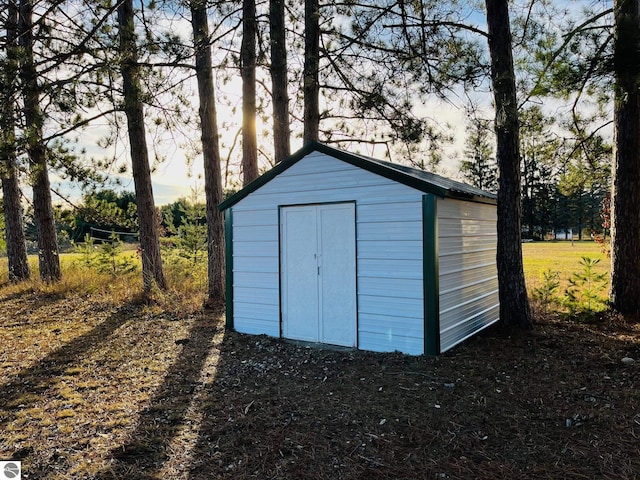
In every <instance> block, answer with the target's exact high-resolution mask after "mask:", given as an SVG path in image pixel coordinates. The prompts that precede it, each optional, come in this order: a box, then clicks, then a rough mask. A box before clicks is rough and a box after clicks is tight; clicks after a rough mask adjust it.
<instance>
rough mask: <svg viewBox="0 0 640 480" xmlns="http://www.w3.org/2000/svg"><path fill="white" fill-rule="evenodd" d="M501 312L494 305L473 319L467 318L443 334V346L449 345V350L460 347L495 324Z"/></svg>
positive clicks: (441, 338)
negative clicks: (460, 344) (468, 339)
mask: <svg viewBox="0 0 640 480" xmlns="http://www.w3.org/2000/svg"><path fill="white" fill-rule="evenodd" d="M499 310H500V306H499V305H494V306H493V307H490V308H488V309H486V310H481V311H480V312H478V313H476V315H475V316H473V317H470V318H465V319H464V320H463V321H462V322H461V323H460V324H458V325H455V326H453V327H452V328H450V329H448V330H447V331H444V332H442V333H441V337H440V341H441V342H442V344H443V345H448V347H447V350H448V349H450V348H452V347H454V346H456V345H458V344H459V343H461V342H463V341H465V340H466V339H467V338H469V337H471V336H473V335H474V334H476V333H478V332H479V331H480V330H482V329H484V328H486V327H488V326H489V325H491V324H493V323H495V322H496V321H497V319H498V316H499V314H500V312H499ZM443 351H444V350H443Z"/></svg>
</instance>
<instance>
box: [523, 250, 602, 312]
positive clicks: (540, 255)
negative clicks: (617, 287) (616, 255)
mask: <svg viewBox="0 0 640 480" xmlns="http://www.w3.org/2000/svg"><path fill="white" fill-rule="evenodd" d="M522 250H523V260H524V274H525V278H526V282H527V290H528V293H529V295H530V296H535V295H534V293H535V292H534V290H535V289H536V288H538V287H541V286H542V285H543V283H544V278H543V273H544V272H545V271H546V270H551V271H552V272H557V273H558V280H559V282H560V285H559V287H558V288H557V289H556V290H555V295H554V296H555V297H556V298H563V297H564V295H565V292H566V289H567V287H568V286H569V285H570V284H569V279H570V278H571V277H572V275H573V274H575V273H582V272H583V271H584V266H583V265H581V264H580V261H581V260H582V258H583V257H588V258H590V259H592V260H595V259H597V260H599V261H600V262H599V263H598V264H597V265H596V266H595V268H594V272H595V273H606V274H608V273H609V268H610V263H609V258H608V257H607V255H606V254H604V253H602V251H601V250H600V246H599V245H598V244H596V243H595V242H592V241H582V242H573V243H571V242H570V241H555V242H533V243H525V244H523V245H522ZM607 278H608V275H607ZM581 289H582V290H583V291H582V292H581V293H584V289H583V288H581ZM607 290H608V284H604V285H602V284H596V285H594V293H595V295H596V296H597V297H599V298H600V301H598V302H596V304H595V305H591V304H589V305H590V307H591V308H594V309H595V310H596V311H598V310H600V309H602V308H605V303H604V302H605V300H606V298H607V294H608V292H607Z"/></svg>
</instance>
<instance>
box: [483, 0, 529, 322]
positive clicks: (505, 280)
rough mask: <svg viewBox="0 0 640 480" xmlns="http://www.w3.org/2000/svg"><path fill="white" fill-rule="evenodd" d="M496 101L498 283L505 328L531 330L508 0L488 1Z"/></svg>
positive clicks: (488, 22) (501, 316) (490, 48)
mask: <svg viewBox="0 0 640 480" xmlns="http://www.w3.org/2000/svg"><path fill="white" fill-rule="evenodd" d="M485 4H486V9H487V25H488V28H489V52H490V55H491V78H492V84H493V94H494V98H495V109H496V120H495V131H496V140H497V160H498V169H499V172H500V173H499V186H498V223H497V230H498V246H497V264H498V284H499V288H500V319H501V321H502V323H503V324H505V325H511V326H516V327H520V328H531V327H532V320H531V309H530V306H529V299H528V297H527V287H526V284H525V280H524V268H523V263H522V243H521V218H522V213H521V205H520V201H521V193H520V152H519V139H518V137H519V132H518V110H517V103H516V81H515V72H514V67H513V54H512V47H511V29H510V25H509V7H508V2H507V0H486V2H485Z"/></svg>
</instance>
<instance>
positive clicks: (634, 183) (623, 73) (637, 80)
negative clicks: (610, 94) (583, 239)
mask: <svg viewBox="0 0 640 480" xmlns="http://www.w3.org/2000/svg"><path fill="white" fill-rule="evenodd" d="M614 13H615V52H614V73H615V108H614V124H615V126H614V127H615V133H614V144H615V147H614V148H615V151H614V162H613V187H612V191H611V292H610V296H611V304H612V306H613V308H614V309H615V310H617V311H619V312H621V313H623V314H636V315H637V314H638V313H640V255H639V254H638V252H640V208H638V207H639V205H640V189H639V188H638V185H640V4H639V2H638V1H637V0H616V1H615V2H614Z"/></svg>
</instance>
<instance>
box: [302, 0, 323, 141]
mask: <svg viewBox="0 0 640 480" xmlns="http://www.w3.org/2000/svg"><path fill="white" fill-rule="evenodd" d="M319 70H320V2H319V0H305V2H304V71H303V82H304V83H303V86H302V89H303V93H304V132H303V142H304V144H305V145H306V144H307V143H309V142H313V141H318V139H319V138H320V135H319V130H320V103H319V102H320V99H319V97H320V83H319V82H320V80H319Z"/></svg>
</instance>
